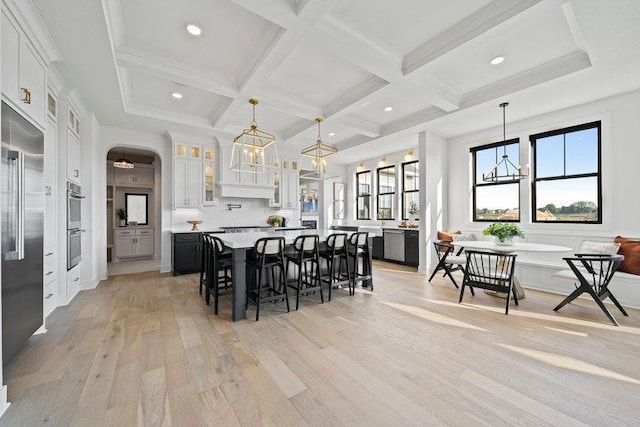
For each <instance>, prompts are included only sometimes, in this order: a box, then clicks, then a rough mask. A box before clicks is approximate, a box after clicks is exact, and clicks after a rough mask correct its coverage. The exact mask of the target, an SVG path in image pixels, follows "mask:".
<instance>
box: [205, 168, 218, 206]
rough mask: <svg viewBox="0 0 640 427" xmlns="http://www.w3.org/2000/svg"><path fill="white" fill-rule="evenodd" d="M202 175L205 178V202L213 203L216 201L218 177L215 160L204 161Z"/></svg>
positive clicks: (207, 203)
mask: <svg viewBox="0 0 640 427" xmlns="http://www.w3.org/2000/svg"><path fill="white" fill-rule="evenodd" d="M202 175H203V179H204V187H203V188H204V195H203V196H204V197H203V200H204V204H205V205H212V204H215V202H216V191H215V190H216V179H215V169H214V163H213V162H203V168H202Z"/></svg>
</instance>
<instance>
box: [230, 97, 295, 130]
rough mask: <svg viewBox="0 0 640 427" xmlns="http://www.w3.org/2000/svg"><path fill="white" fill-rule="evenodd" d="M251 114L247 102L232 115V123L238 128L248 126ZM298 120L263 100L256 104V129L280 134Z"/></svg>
mask: <svg viewBox="0 0 640 427" xmlns="http://www.w3.org/2000/svg"><path fill="white" fill-rule="evenodd" d="M252 114H253V112H252V109H251V105H250V104H249V102H247V104H246V107H245V108H241V109H239V110H238V112H237V114H236V115H235V116H234V119H233V125H234V126H236V127H238V129H244V128H247V127H249V125H250V124H251V118H252ZM299 120H300V119H299V118H298V117H295V116H291V115H289V114H285V113H282V112H280V111H276V110H274V109H272V108H269V105H268V104H267V103H265V102H260V103H259V104H258V105H257V106H256V123H258V129H260V130H263V131H265V132H269V133H275V134H278V135H282V133H283V132H284V131H286V130H287V129H289V128H290V127H291V126H293V125H294V124H296V123H297V122H298V121H299Z"/></svg>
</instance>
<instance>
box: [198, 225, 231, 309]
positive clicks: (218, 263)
mask: <svg viewBox="0 0 640 427" xmlns="http://www.w3.org/2000/svg"><path fill="white" fill-rule="evenodd" d="M202 237H203V238H206V241H207V246H208V248H207V250H206V253H207V262H206V264H207V268H208V272H207V274H206V280H205V289H206V292H207V295H206V297H205V301H206V304H207V305H209V300H210V296H211V294H213V306H214V307H213V312H214V314H218V301H219V297H220V290H221V289H222V290H223V292H228V291H230V290H231V285H232V282H233V279H232V277H231V267H232V265H233V260H232V258H231V251H230V250H229V249H228V248H226V247H225V245H224V243H223V242H222V240H221V239H220V238H219V237H216V236H206V235H203V236H202ZM220 273H222V275H220ZM220 285H222V287H221V286H220Z"/></svg>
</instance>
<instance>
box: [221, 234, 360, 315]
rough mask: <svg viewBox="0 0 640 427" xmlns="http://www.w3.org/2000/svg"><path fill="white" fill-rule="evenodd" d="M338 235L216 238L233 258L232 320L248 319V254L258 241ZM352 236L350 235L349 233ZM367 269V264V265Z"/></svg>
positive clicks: (229, 236) (222, 236) (227, 235)
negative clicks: (273, 238) (265, 238)
mask: <svg viewBox="0 0 640 427" xmlns="http://www.w3.org/2000/svg"><path fill="white" fill-rule="evenodd" d="M334 233H336V231H335V230H291V231H285V230H280V231H277V230H274V231H267V232H249V233H225V234H217V235H216V237H219V238H220V239H222V241H223V243H224V244H225V246H227V247H228V248H229V249H231V252H232V257H233V266H232V277H233V301H232V308H231V319H232V320H233V321H234V322H237V321H239V320H243V319H246V318H247V313H246V309H245V306H246V298H247V285H248V283H247V278H248V275H247V252H248V251H249V250H251V249H252V248H253V246H254V245H255V243H256V241H257V240H258V239H261V238H263V237H284V239H285V242H286V244H287V245H291V244H293V241H294V240H295V238H296V237H298V236H301V235H313V234H317V235H318V236H320V241H321V242H324V241H325V240H326V239H327V237H328V236H329V235H331V234H334ZM348 234H350V233H348ZM372 237H373V234H372V233H369V241H368V245H369V257H371V253H372V248H371V245H372ZM369 265H372V264H371V258H370V259H369ZM365 268H366V263H365ZM364 274H365V275H368V276H371V272H370V271H364ZM371 284H372V280H371V279H368V280H364V281H363V286H364V287H367V286H371Z"/></svg>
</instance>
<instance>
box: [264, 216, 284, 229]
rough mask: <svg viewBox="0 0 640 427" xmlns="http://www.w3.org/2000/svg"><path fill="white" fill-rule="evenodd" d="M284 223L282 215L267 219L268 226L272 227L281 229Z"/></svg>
mask: <svg viewBox="0 0 640 427" xmlns="http://www.w3.org/2000/svg"><path fill="white" fill-rule="evenodd" d="M282 222H283V218H282V217H281V216H280V215H269V218H267V224H269V225H270V226H272V227H280V226H281V225H282Z"/></svg>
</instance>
